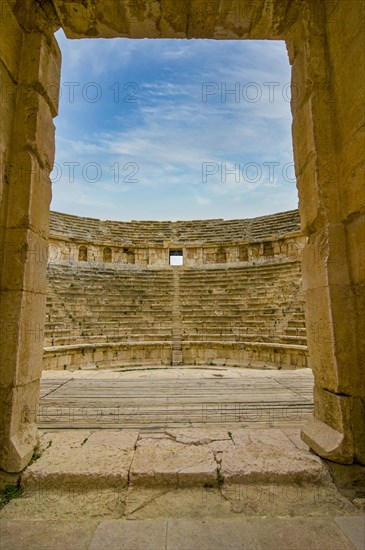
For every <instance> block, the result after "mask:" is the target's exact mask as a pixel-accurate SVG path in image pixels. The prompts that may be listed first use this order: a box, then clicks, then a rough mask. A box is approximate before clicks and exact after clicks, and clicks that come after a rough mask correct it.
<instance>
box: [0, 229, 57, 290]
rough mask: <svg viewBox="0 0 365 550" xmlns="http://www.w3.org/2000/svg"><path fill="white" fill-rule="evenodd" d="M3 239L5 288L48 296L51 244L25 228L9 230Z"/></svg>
mask: <svg viewBox="0 0 365 550" xmlns="http://www.w3.org/2000/svg"><path fill="white" fill-rule="evenodd" d="M4 237H5V239H4V244H3V249H2V254H1V257H2V262H3V270H2V289H3V290H4V291H9V290H25V291H28V292H35V293H38V294H45V290H46V284H47V283H46V268H47V253H48V242H47V241H46V240H45V239H44V238H43V237H40V236H39V235H37V234H35V233H34V232H33V231H32V230H30V229H26V228H8V229H6V231H5V232H4Z"/></svg>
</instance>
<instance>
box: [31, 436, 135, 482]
mask: <svg viewBox="0 0 365 550" xmlns="http://www.w3.org/2000/svg"><path fill="white" fill-rule="evenodd" d="M137 438H138V432H134V431H126V432H123V431H118V432H111V431H106V430H105V431H97V432H93V433H92V432H86V431H83V430H77V431H76V430H74V431H68V432H58V433H57V432H56V433H48V434H45V435H44V436H43V437H42V446H43V448H44V452H43V454H42V456H41V457H40V458H39V459H38V460H36V461H35V462H34V463H33V464H31V466H29V467H28V468H27V469H26V471H25V472H24V474H23V475H22V484H23V486H24V487H26V488H29V487H32V486H35V485H39V484H42V486H43V487H49V486H60V485H61V484H70V483H73V482H77V485H78V487H79V488H80V487H82V486H87V487H88V488H90V487H95V488H96V487H98V488H100V487H116V486H118V487H125V486H126V485H127V483H128V472H129V468H130V464H131V461H132V457H133V454H134V446H135V444H136V441H137Z"/></svg>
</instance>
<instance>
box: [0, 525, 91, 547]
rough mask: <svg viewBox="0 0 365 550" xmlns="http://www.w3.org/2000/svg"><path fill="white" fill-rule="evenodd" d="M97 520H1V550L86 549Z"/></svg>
mask: <svg viewBox="0 0 365 550" xmlns="http://www.w3.org/2000/svg"><path fill="white" fill-rule="evenodd" d="M97 525H98V522H97V521H95V520H94V521H93V520H90V521H87V522H85V521H82V522H78V521H25V520H3V519H1V522H0V548H1V550H50V549H51V548H52V550H66V549H67V550H86V549H88V548H89V545H90V542H91V539H92V537H93V535H94V532H95V529H96V528H97Z"/></svg>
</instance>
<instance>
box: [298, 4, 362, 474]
mask: <svg viewBox="0 0 365 550" xmlns="http://www.w3.org/2000/svg"><path fill="white" fill-rule="evenodd" d="M335 4H336V2H335V3H330V2H317V3H316V2H313V3H310V2H308V3H307V4H305V5H303V11H302V12H301V18H300V21H298V22H297V24H296V25H295V26H294V27H293V28H292V29H291V30H290V32H289V33H288V37H287V45H288V50H289V56H290V62H291V64H292V112H293V142H294V156H295V165H296V176H297V185H298V191H299V207H300V213H301V222H302V229H303V231H304V233H305V235H307V236H308V243H307V245H306V246H305V248H304V251H303V260H302V272H303V284H304V289H305V293H306V321H307V338H308V348H309V361H310V366H311V368H312V369H313V372H314V376H315V387H314V400H315V414H314V418H313V420H312V421H310V422H309V423H308V425H307V426H306V428H305V429H304V430H303V431H302V438H303V440H304V441H305V442H306V443H308V445H309V446H310V447H311V448H312V449H313V450H314V451H315V452H316V453H318V454H319V455H320V456H322V457H325V458H328V459H330V460H333V461H336V462H341V463H352V462H353V461H358V462H360V463H365V418H364V397H365V395H364V394H365V385H364V373H363V372H361V371H363V367H362V368H361V364H360V362H361V360H362V361H363V360H364V358H362V359H361V357H360V356H359V354H358V351H359V348H358V343H359V341H360V340H361V332H360V327H359V325H358V312H357V295H356V288H355V286H354V284H353V281H352V276H351V270H350V263H349V246H348V240H347V224H348V214H346V215H344V209H343V202H344V190H345V189H346V187H347V186H348V185H353V184H354V182H352V181H349V180H345V179H343V176H342V174H341V170H342V168H343V166H342V163H343V162H344V159H343V158H342V157H341V154H342V151H341V149H342V144H341V141H340V139H339V138H340V134H341V132H342V131H343V124H344V120H341V116H340V115H341V114H340V109H339V104H340V103H341V100H342V99H341V91H342V90H341V87H343V88H345V86H346V85H349V82H346V78H347V77H346V74H347V72H348V70H349V68H350V67H347V70H344V71H343V74H340V73H333V72H332V71H333V67H334V65H335V60H334V58H333V57H332V56H333V55H334V54H333V52H332V51H331V49H330V47H329V43H330V41H331V40H336V42H337V43H338V42H342V43H343V47H345V38H344V33H349V34H350V35H351V34H352V33H355V34H357V32H358V30H359V20H358V17H357V16H356V13H352V14H349V13H341V14H340V13H339V12H338V13H337V16H336V17H338V19H339V26H338V28H337V32H339V34H338V35H336V36H335V35H334V33H335V29H334V28H331V26H330V19H331V18H332V21H333V17H334V16H335V15H336V14H335V12H334V11H333V10H342V11H343V8H342V7H341V2H339V3H338V4H336V5H335ZM356 4H357V5H359V3H357V2H353V1H352V0H349V2H346V6H344V7H345V11H346V12H347V11H348V10H350V12H351V11H352V12H356ZM342 5H344V3H342ZM354 7H355V9H354ZM330 9H331V11H329V10H330ZM344 21H346V22H347V23H348V25H347V28H346V26H344V25H343V23H344ZM351 27H352V28H351ZM360 28H361V24H360ZM351 59H355V57H353V58H351V57H348V59H347V61H346V60H345V63H346V62H347V64H351ZM356 59H357V60H358V61H357V62H360V63H361V59H363V51H361V49H360V48H359V50H358V53H357V55H356ZM335 79H336V81H335ZM357 92H358V90H357ZM359 105H361V103H360V102H359ZM360 108H361V107H360ZM358 115H359V116H360V117H361V116H363V115H361V111H360V110H359V111H358ZM341 127H342V128H341ZM342 137H343V141H344V142H346V141H347V142H348V141H351V139H352V136H351V135H350V133H347V135H345V134H344V135H343V136H342ZM347 162H350V164H351V163H353V164H354V163H356V159H355V158H352V159H350V158H347ZM360 202H361V197H359V203H358V207H359V209H362V210H363V204H362V205H360ZM360 265H361V261H360Z"/></svg>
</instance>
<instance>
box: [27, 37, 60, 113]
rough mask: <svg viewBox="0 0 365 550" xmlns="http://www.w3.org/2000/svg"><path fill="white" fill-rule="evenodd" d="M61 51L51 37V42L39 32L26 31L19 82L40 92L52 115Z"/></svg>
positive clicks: (58, 85)
mask: <svg viewBox="0 0 365 550" xmlns="http://www.w3.org/2000/svg"><path fill="white" fill-rule="evenodd" d="M60 74H61V51H60V48H59V46H58V44H57V41H56V39H55V38H54V37H52V40H51V44H50V43H49V41H48V40H47V39H46V37H45V35H44V34H41V33H27V34H26V35H25V40H24V54H23V58H22V65H21V75H20V76H21V82H22V83H24V84H25V85H27V86H31V87H32V88H33V89H34V90H37V91H38V92H40V93H41V94H42V96H43V97H44V99H45V100H46V102H47V103H48V105H49V107H50V109H51V113H52V116H54V117H55V116H56V115H57V114H58V102H59V95H60Z"/></svg>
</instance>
